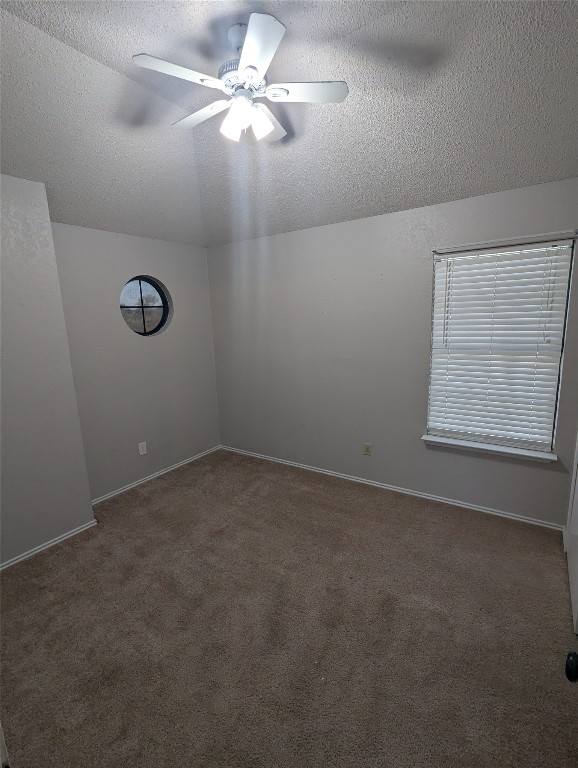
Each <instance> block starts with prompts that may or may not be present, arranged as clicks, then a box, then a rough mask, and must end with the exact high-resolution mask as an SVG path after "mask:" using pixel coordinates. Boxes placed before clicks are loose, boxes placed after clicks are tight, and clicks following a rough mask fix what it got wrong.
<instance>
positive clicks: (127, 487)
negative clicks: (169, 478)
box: [92, 445, 221, 506]
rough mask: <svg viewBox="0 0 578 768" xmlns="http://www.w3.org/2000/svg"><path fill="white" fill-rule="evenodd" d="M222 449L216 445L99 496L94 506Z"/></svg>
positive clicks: (93, 501) (94, 501)
mask: <svg viewBox="0 0 578 768" xmlns="http://www.w3.org/2000/svg"><path fill="white" fill-rule="evenodd" d="M220 448H221V446H220V445H215V446H214V447H213V448H209V450H208V451H203V452H202V453H197V454H196V455H195V456H191V457H190V458H188V459H185V460H184V461H179V462H178V463H177V464H172V465H171V466H170V467H166V468H165V469H159V471H158V472H154V473H153V474H152V475H147V477H143V478H141V479H140V480H135V482H134V483H129V484H128V485H123V487H122V488H118V489H117V490H116V491H111V492H110V493H105V494H104V496H99V497H98V498H97V499H93V500H92V504H93V506H94V504H100V503H101V502H102V501H106V500H107V499H112V497H113V496H118V495H119V493H124V492H125V491H130V489H131V488H136V487H137V485H142V484H143V483H148V481H149V480H154V478H155V477H160V476H161V475H164V474H166V473H167V472H172V470H173V469H178V468H179V467H184V466H185V464H190V463H191V461H196V460H197V459H200V458H202V457H203V456H207V455H208V454H209V453H214V451H218V450H219V449H220Z"/></svg>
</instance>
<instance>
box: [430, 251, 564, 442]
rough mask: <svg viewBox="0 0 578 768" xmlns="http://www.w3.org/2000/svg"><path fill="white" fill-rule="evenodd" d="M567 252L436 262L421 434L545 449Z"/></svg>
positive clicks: (461, 256)
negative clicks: (425, 417) (424, 428)
mask: <svg viewBox="0 0 578 768" xmlns="http://www.w3.org/2000/svg"><path fill="white" fill-rule="evenodd" d="M572 248H573V241H572V240H566V241H560V242H550V243H536V244H529V245H520V246H516V247H508V248H502V249H490V250H484V251H478V252H476V251H474V252H471V251H470V252H467V251H466V252H463V253H452V254H447V255H435V256H434V295H433V312H432V317H433V328H432V351H431V374H430V388H429V406H428V421H427V433H428V435H436V436H438V437H446V438H453V439H457V440H464V441H472V442H478V443H487V444H491V445H500V446H510V447H515V448H521V449H526V450H535V451H552V450H553V441H554V428H555V423H556V407H557V401H558V381H559V377H560V366H561V360H562V348H563V342H564V326H565V319H566V305H567V300H568V285H569V279H570V267H571V261H572Z"/></svg>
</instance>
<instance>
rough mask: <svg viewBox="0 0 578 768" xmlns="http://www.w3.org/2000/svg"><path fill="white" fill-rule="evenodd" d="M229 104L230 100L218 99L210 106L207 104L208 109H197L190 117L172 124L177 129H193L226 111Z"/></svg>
mask: <svg viewBox="0 0 578 768" xmlns="http://www.w3.org/2000/svg"><path fill="white" fill-rule="evenodd" d="M230 104H231V100H230V99H220V100H219V101H214V102H213V103H212V104H209V106H208V107H203V108H202V109H198V110H197V111H196V112H193V114H192V115H189V116H188V117H183V119H182V120H177V122H176V123H173V125H178V127H179V128H194V127H195V125H199V123H204V122H205V120H208V119H209V118H210V117H213V115H218V114H219V112H222V111H223V110H225V109H227V108H228V107H229V106H230Z"/></svg>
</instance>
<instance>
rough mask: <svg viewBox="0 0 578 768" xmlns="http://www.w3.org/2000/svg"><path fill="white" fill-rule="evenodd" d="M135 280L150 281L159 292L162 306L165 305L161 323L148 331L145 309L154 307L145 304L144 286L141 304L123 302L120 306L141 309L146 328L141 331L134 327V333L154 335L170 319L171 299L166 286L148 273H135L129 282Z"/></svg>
mask: <svg viewBox="0 0 578 768" xmlns="http://www.w3.org/2000/svg"><path fill="white" fill-rule="evenodd" d="M133 280H138V281H139V283H140V282H142V283H148V284H149V285H151V286H152V287H153V288H154V289H155V291H157V293H158V294H159V296H160V297H161V301H162V306H163V314H162V317H161V320H160V323H159V324H158V325H157V326H156V327H155V328H153V330H152V331H147V330H146V323H145V314H144V311H145V309H153V307H151V306H148V305H147V304H143V299H142V287H141V295H140V306H139V305H136V306H135V305H129V304H121V305H120V308H121V309H140V310H141V312H142V322H143V329H144V330H143V331H142V332H141V331H135V330H134V329H132V328H131V330H132V332H133V333H137V334H138V335H139V336H154V335H155V333H158V332H159V331H160V330H161V329H162V328H164V326H165V325H166V322H167V320H168V319H169V301H168V299H167V295H166V293H165V290H164V288H163V287H162V286H161V285H160V284H159V283H157V281H156V280H155V279H154V278H152V277H149V276H148V275H135V276H134V277H131V279H130V280H129V281H128V282H129V283H132V281H133Z"/></svg>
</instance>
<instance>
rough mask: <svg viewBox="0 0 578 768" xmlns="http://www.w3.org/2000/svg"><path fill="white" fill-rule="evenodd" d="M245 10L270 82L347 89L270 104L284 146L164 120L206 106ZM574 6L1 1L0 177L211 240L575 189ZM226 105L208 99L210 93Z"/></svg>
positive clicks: (111, 214) (168, 235) (138, 230)
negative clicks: (159, 63) (552, 188)
mask: <svg viewBox="0 0 578 768" xmlns="http://www.w3.org/2000/svg"><path fill="white" fill-rule="evenodd" d="M252 11H258V12H261V13H270V14H272V15H274V16H275V17H276V18H277V19H279V20H280V21H281V22H282V23H283V24H284V25H285V26H286V27H287V33H286V35H285V37H284V39H283V41H282V43H281V46H280V48H279V50H278V52H277V55H276V57H275V59H274V61H273V64H272V66H271V68H270V70H269V73H268V80H269V82H275V81H299V80H304V81H306V80H333V79H335V80H346V81H347V83H348V85H349V90H350V93H349V96H348V98H347V99H346V100H345V101H344V102H343V103H342V104H320V105H303V104H285V105H280V104H276V105H273V106H272V110H273V111H274V112H276V114H277V117H278V118H279V119H280V120H281V121H282V122H283V123H284V125H285V126H286V127H287V128H288V130H289V134H288V136H287V137H286V139H284V140H283V141H282V142H279V143H277V144H267V143H266V142H263V141H262V142H259V143H257V142H256V141H255V140H254V139H253V137H252V136H250V135H249V134H247V136H244V137H242V140H241V142H240V143H239V145H237V144H235V143H234V142H231V141H229V140H227V139H225V138H224V137H223V136H222V135H221V134H220V133H219V123H220V120H219V118H218V117H216V118H213V119H211V120H209V121H208V122H206V123H204V124H203V125H200V126H198V127H197V128H195V129H191V130H187V131H183V130H179V129H176V128H173V127H171V123H173V122H175V121H176V120H178V119H180V118H182V117H184V116H185V115H187V114H189V113H190V112H193V111H194V110H196V109H199V108H200V107H202V106H205V105H207V104H209V103H210V102H211V101H213V100H214V99H215V93H216V92H215V91H211V90H210V89H207V88H202V87H200V86H197V85H193V84H192V83H187V82H184V81H180V80H176V79H173V78H170V77H167V76H164V75H161V74H158V73H155V72H149V71H144V70H141V69H138V68H137V67H136V66H135V65H134V64H133V63H132V60H131V57H132V56H133V54H135V53H141V52H146V53H150V54H152V55H154V56H159V57H162V58H165V59H168V60H170V61H173V62H175V63H177V64H181V65H184V66H190V67H193V68H195V69H197V70H200V71H203V72H206V73H207V74H210V75H215V74H216V71H217V69H218V67H219V65H220V64H221V63H222V62H223V61H226V60H227V59H229V58H231V54H230V51H228V50H227V47H226V33H227V29H228V28H229V26H230V25H231V24H233V23H235V22H237V21H246V20H247V19H248V16H249V14H250V13H251V12H252ZM577 30H578V3H576V2H520V3H518V2H498V3H490V2H439V3H437V2H436V3H433V2H432V3H426V2H340V1H339V0H335V1H334V2H291V0H286V1H281V0H280V1H279V2H265V3H263V2H258V3H255V2H223V1H220V2H187V1H186V0H184V1H179V2H167V1H166V0H165V1H163V2H152V1H147V2H141V1H139V0H134V1H128V2H123V1H122V0H112V1H104V2H100V1H97V2H92V1H91V0H86V1H85V0H83V1H81V2H44V1H42V2H35V1H28V2H12V1H9V2H2V62H1V63H2V154H1V159H2V171H3V172H4V173H8V174H12V175H15V176H20V177H23V178H27V179H34V180H38V181H43V182H45V183H46V185H47V191H48V199H49V205H50V210H51V215H52V218H53V220H55V221H59V222H66V223H70V224H78V225H81V226H86V227H95V228H97V229H107V230H110V231H116V232H125V233H128V234H137V235H144V236H148V237H156V238H161V239H166V240H175V241H180V242H187V243H194V244H198V245H207V244H214V243H220V242H227V241H231V240H236V239H243V238H248V237H255V236H258V235H263V234H272V233H278V232H285V231H291V230H295V229H302V228H305V227H312V226H317V225H322V224H329V223H333V222H336V221H345V220H348V219H355V218H361V217H364V216H372V215H376V214H381V213H386V212H390V211H395V210H403V209H407V208H413V207H418V206H423V205H429V204H435V203H439V202H444V201H448V200H455V199H459V198H464V197H469V196H473V195H479V194H485V193H489V192H495V191H498V190H503V189H509V188H514V187H520V186H525V185H529V184H536V183H541V182H546V181H553V180H555V179H562V178H568V177H570V176H576V175H578V151H577V150H578V81H577V73H578V32H577ZM217 98H218V94H217Z"/></svg>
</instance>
